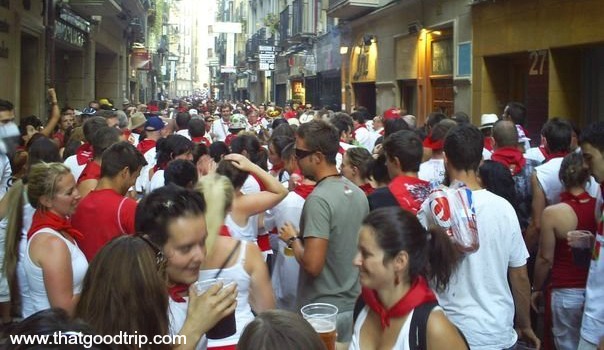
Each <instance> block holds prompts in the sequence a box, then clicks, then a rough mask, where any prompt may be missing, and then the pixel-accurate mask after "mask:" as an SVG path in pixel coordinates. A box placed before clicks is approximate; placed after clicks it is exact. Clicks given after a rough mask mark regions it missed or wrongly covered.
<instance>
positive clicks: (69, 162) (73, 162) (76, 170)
mask: <svg viewBox="0 0 604 350" xmlns="http://www.w3.org/2000/svg"><path fill="white" fill-rule="evenodd" d="M63 164H65V166H67V167H68V168H69V170H70V171H71V174H72V175H73V178H74V179H76V181H77V180H78V179H79V178H80V175H82V171H84V168H85V167H86V164H88V163H84V164H82V165H79V164H78V158H77V156H76V155H75V154H74V155H72V156H69V157H67V159H65V161H64V162H63Z"/></svg>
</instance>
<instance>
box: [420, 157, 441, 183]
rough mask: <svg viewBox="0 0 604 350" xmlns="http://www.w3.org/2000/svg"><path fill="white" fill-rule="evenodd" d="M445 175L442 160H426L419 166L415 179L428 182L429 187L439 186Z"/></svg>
mask: <svg viewBox="0 0 604 350" xmlns="http://www.w3.org/2000/svg"><path fill="white" fill-rule="evenodd" d="M445 173H446V171H445V160H444V159H428V160H427V161H425V162H423V163H422V164H420V165H419V172H418V173H417V177H418V178H420V179H421V180H424V181H428V182H429V183H430V185H433V184H436V185H440V184H442V183H443V181H444V180H445Z"/></svg>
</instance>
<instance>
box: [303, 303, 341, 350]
mask: <svg viewBox="0 0 604 350" xmlns="http://www.w3.org/2000/svg"><path fill="white" fill-rule="evenodd" d="M300 311H301V312H302V316H303V317H304V319H305V320H306V321H308V323H310V325H311V326H312V328H313V329H314V330H315V331H316V332H317V333H318V334H319V337H321V340H322V341H323V344H325V347H326V348H327V350H335V348H336V318H337V316H338V308H337V307H335V306H334V305H331V304H325V303H314V304H308V305H306V306H304V307H302V309H301V310H300Z"/></svg>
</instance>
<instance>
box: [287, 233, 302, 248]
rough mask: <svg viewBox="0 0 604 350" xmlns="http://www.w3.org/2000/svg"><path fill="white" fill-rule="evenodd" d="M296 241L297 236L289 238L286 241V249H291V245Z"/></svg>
mask: <svg viewBox="0 0 604 350" xmlns="http://www.w3.org/2000/svg"><path fill="white" fill-rule="evenodd" d="M298 239H300V238H299V237H298V236H293V237H291V238H290V239H288V240H287V247H288V248H291V247H292V244H294V242H295V241H296V240H298Z"/></svg>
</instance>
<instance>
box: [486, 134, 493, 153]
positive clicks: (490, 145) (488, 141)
mask: <svg viewBox="0 0 604 350" xmlns="http://www.w3.org/2000/svg"><path fill="white" fill-rule="evenodd" d="M484 148H486V149H487V150H489V151H491V152H493V138H492V137H485V138H484Z"/></svg>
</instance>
